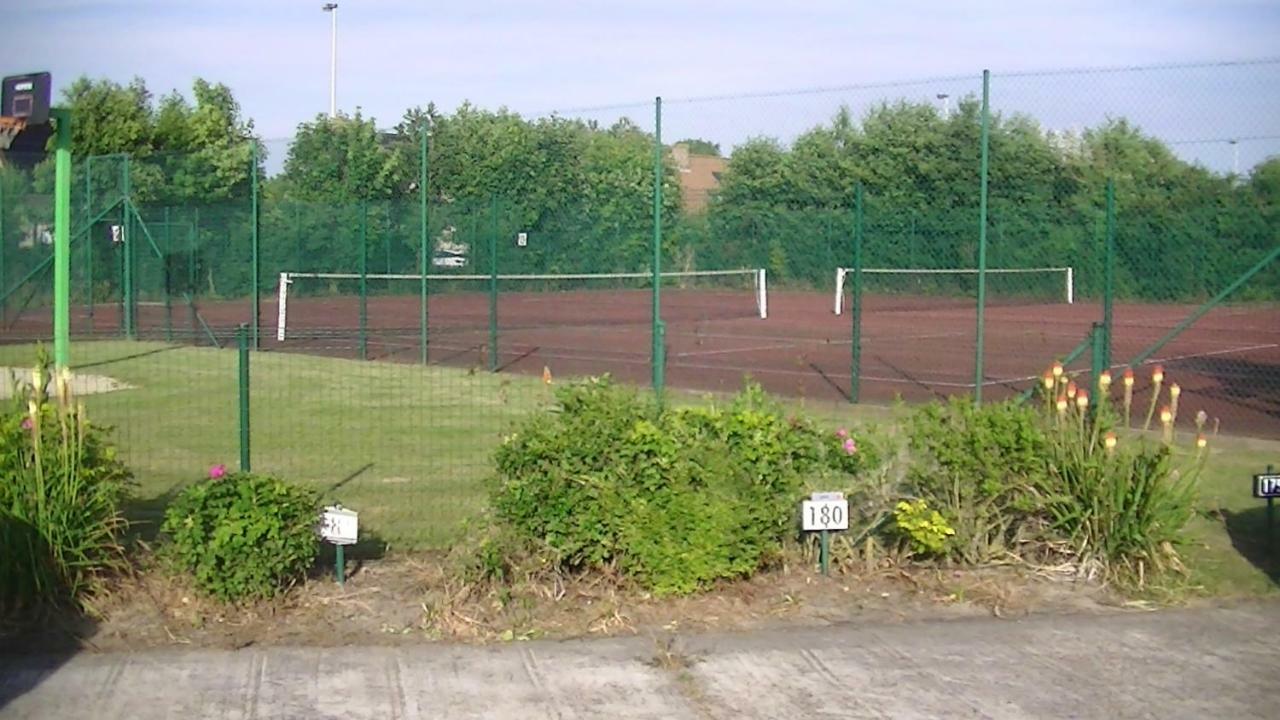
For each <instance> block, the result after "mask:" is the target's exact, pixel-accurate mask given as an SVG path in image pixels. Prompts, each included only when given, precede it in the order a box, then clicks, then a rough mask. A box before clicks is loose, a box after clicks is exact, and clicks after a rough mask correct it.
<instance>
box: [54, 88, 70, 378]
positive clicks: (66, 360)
mask: <svg viewBox="0 0 1280 720" xmlns="http://www.w3.org/2000/svg"><path fill="white" fill-rule="evenodd" d="M51 114H52V115H53V118H54V120H56V121H57V123H58V127H57V130H56V132H57V136H56V141H55V142H56V143H57V144H56V150H55V151H54V175H55V177H54V185H53V198H54V201H53V361H54V364H55V365H56V366H57V367H58V368H65V367H69V366H70V364H71V111H70V110H67V109H65V108H54V109H53V110H52V112H51Z"/></svg>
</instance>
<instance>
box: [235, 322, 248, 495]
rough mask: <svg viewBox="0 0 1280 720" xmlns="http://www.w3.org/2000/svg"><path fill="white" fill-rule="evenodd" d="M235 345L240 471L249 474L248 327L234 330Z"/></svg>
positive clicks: (241, 324)
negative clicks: (238, 356)
mask: <svg viewBox="0 0 1280 720" xmlns="http://www.w3.org/2000/svg"><path fill="white" fill-rule="evenodd" d="M236 345H237V346H239V350H240V471H241V472H250V471H251V470H252V466H251V463H250V460H251V459H252V454H251V453H250V452H249V437H250V436H249V326H248V325H246V324H244V323H240V325H239V327H237V328H236Z"/></svg>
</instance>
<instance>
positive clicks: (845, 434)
mask: <svg viewBox="0 0 1280 720" xmlns="http://www.w3.org/2000/svg"><path fill="white" fill-rule="evenodd" d="M836 437H838V438H840V439H841V440H843V439H844V438H847V437H849V431H848V430H845V429H844V428H840V429H839V430H837V431H836Z"/></svg>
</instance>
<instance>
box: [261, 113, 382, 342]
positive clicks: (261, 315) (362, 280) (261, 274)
mask: <svg viewBox="0 0 1280 720" xmlns="http://www.w3.org/2000/svg"><path fill="white" fill-rule="evenodd" d="M250 147H251V151H250V157H251V161H252V163H253V164H252V166H251V167H250V168H249V187H250V197H251V200H250V204H251V211H252V218H251V220H250V223H251V224H250V230H249V232H250V235H249V245H250V246H251V249H252V252H251V254H252V258H251V264H252V266H253V268H252V272H253V277H252V278H251V279H250V290H251V292H252V293H253V347H254V349H255V350H256V349H257V348H258V347H260V346H259V344H258V323H259V321H260V319H261V316H262V293H261V292H260V289H259V287H258V283H259V282H260V281H261V279H262V268H261V267H260V266H259V264H258V262H259V259H258V225H259V218H258V141H257V139H256V138H255V139H254V141H253V143H252V145H251V146H250ZM361 282H363V280H362V281H361Z"/></svg>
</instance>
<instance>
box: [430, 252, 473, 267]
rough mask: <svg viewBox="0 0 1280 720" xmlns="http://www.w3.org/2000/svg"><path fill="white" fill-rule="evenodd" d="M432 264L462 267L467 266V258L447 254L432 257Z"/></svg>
mask: <svg viewBox="0 0 1280 720" xmlns="http://www.w3.org/2000/svg"><path fill="white" fill-rule="evenodd" d="M431 264H432V265H435V266H436V267H449V268H460V267H466V266H467V259H466V258H465V257H461V256H458V255H445V256H442V257H435V258H431Z"/></svg>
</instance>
